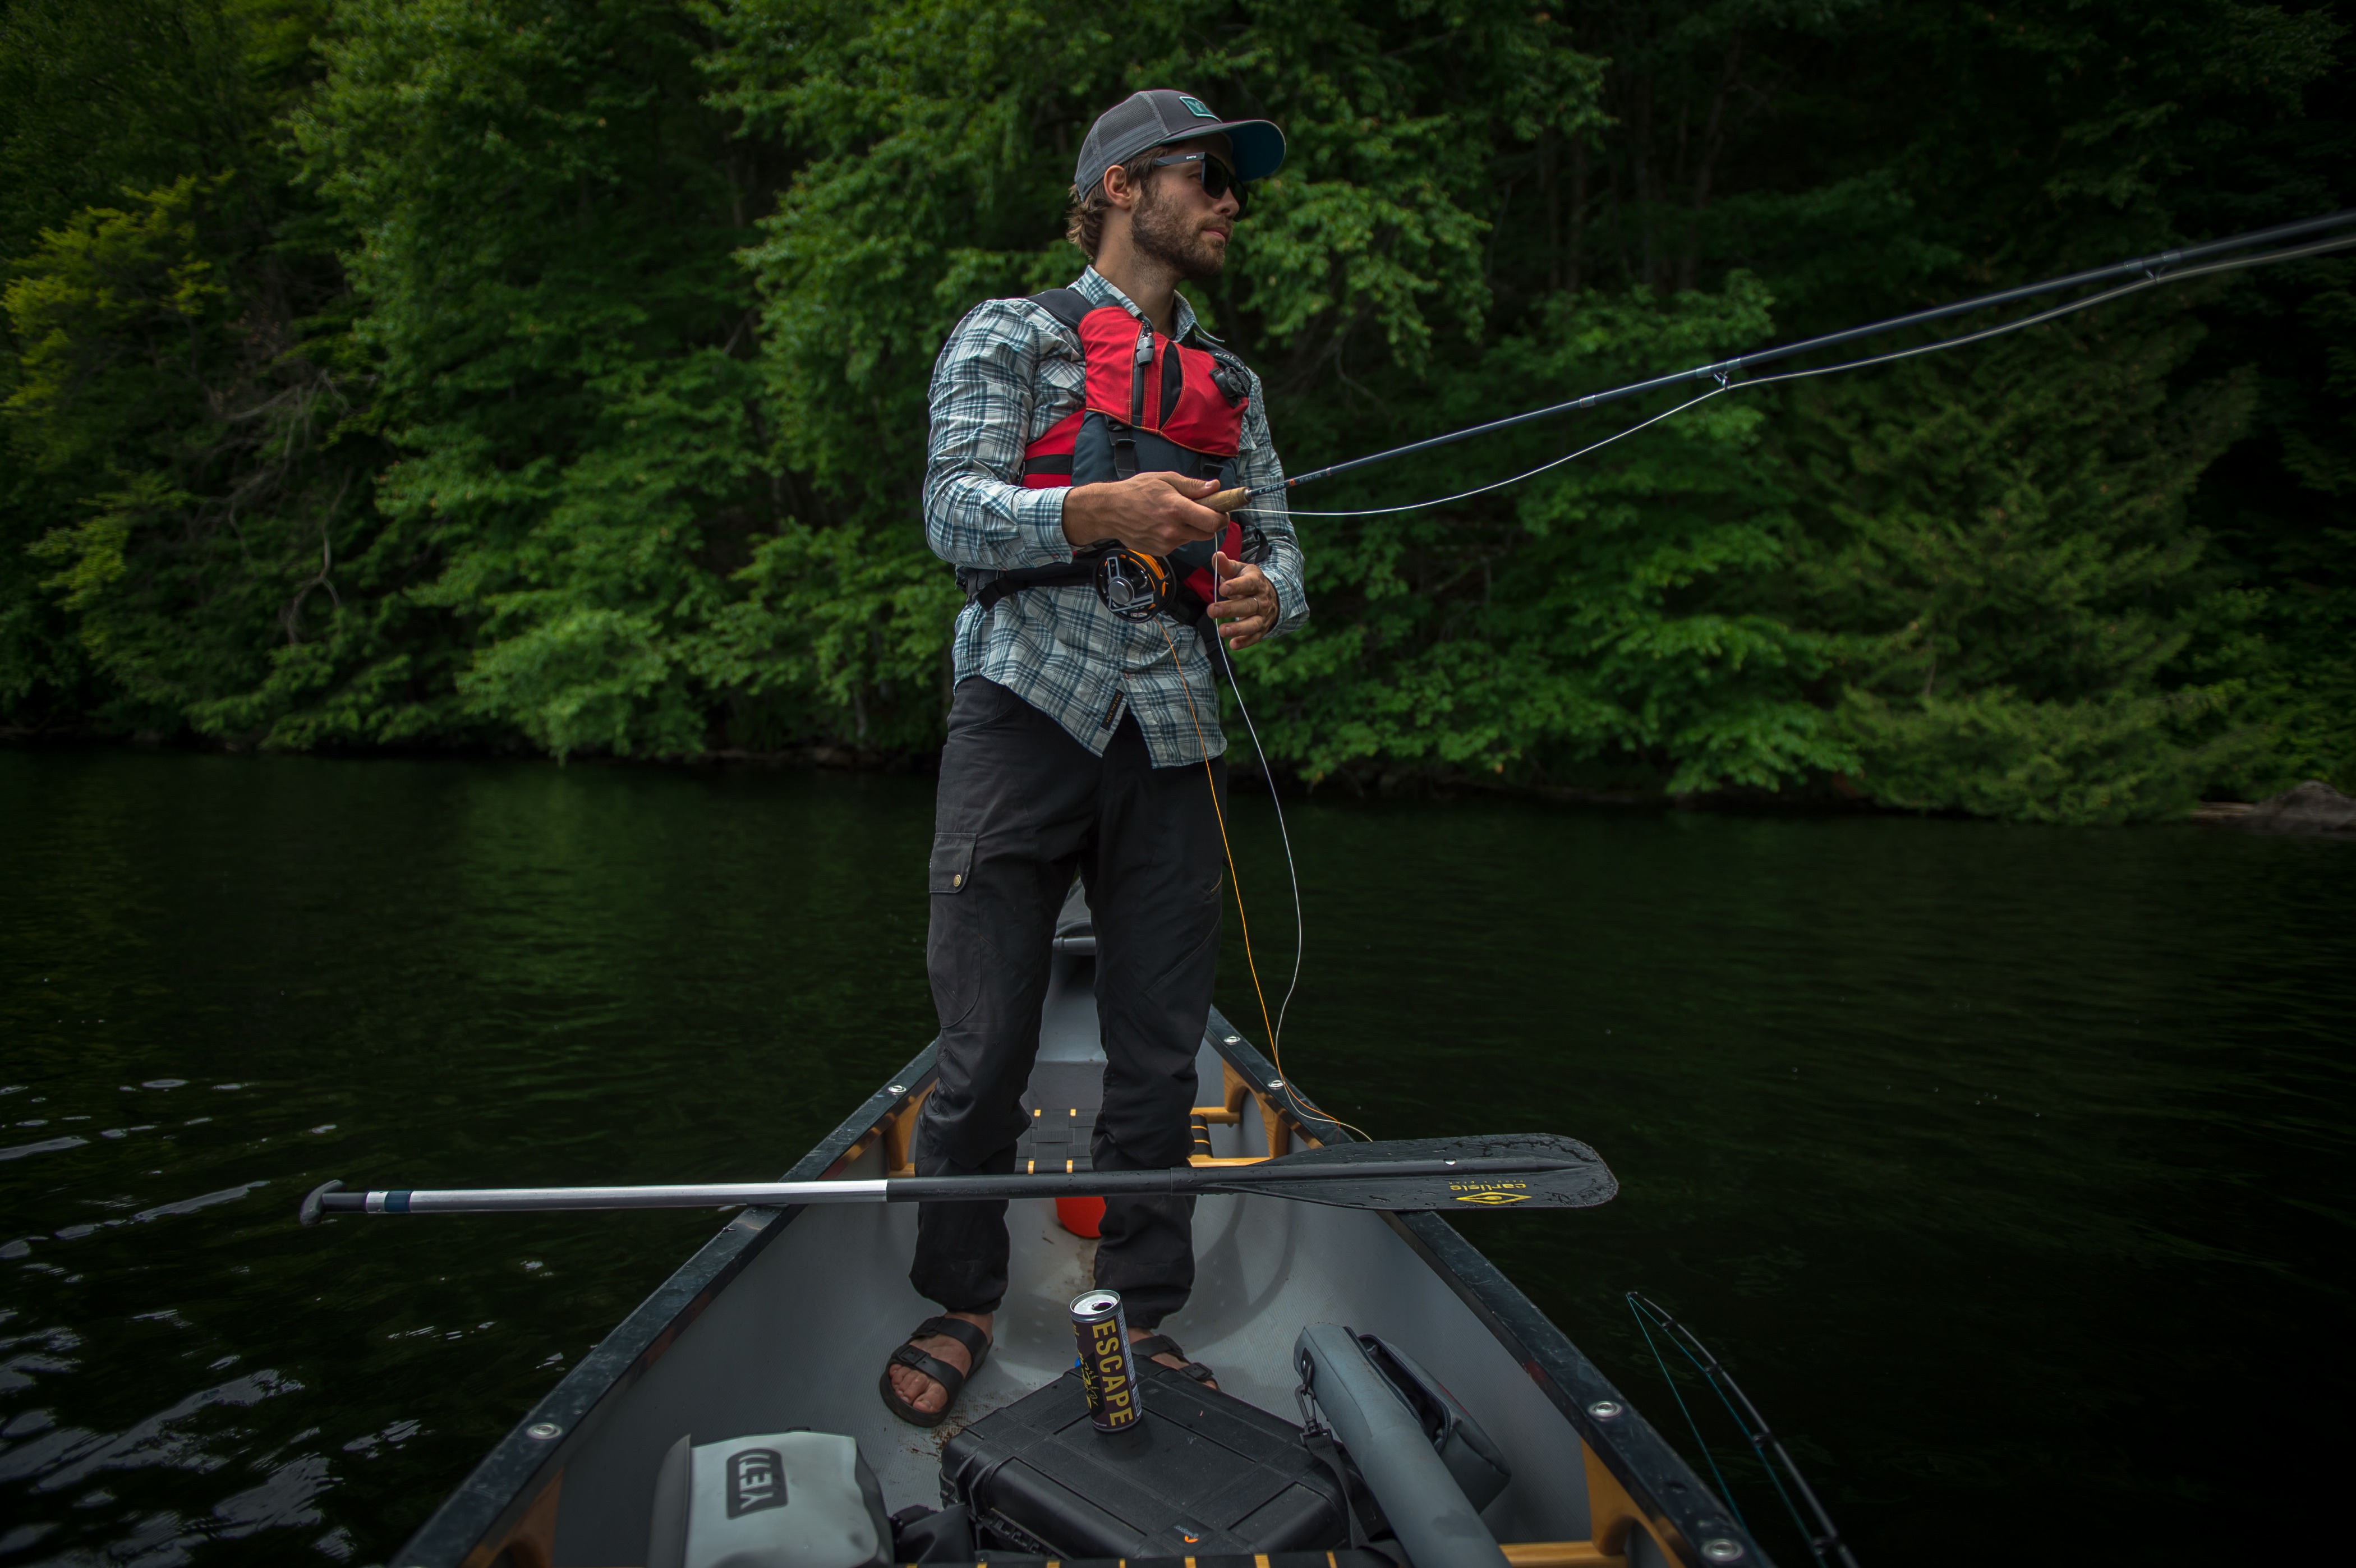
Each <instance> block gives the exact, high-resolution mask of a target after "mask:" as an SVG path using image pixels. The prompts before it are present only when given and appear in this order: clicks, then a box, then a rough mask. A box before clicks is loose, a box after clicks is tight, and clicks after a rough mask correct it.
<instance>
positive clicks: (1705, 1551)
mask: <svg viewBox="0 0 2356 1568" xmlns="http://www.w3.org/2000/svg"><path fill="white" fill-rule="evenodd" d="M1701 1554H1702V1555H1703V1556H1704V1557H1707V1558H1708V1559H1709V1560H1710V1561H1711V1562H1712V1563H1740V1562H1741V1561H1742V1542H1740V1541H1730V1540H1728V1539H1727V1538H1726V1537H1725V1536H1722V1535H1716V1536H1712V1537H1711V1538H1710V1539H1709V1540H1708V1541H1703V1542H1702V1543H1701Z"/></svg>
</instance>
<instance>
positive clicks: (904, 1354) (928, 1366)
mask: <svg viewBox="0 0 2356 1568" xmlns="http://www.w3.org/2000/svg"><path fill="white" fill-rule="evenodd" d="M885 1365H886V1366H890V1367H906V1368H908V1369H911V1370H912V1371H917V1372H922V1373H923V1374H924V1375H925V1376H926V1377H928V1378H930V1379H932V1380H933V1381H935V1382H937V1383H938V1384H940V1385H941V1391H942V1392H944V1393H946V1394H947V1395H948V1404H955V1403H956V1402H957V1397H958V1390H960V1389H962V1388H964V1387H965V1374H964V1373H963V1372H960V1371H958V1369H956V1368H955V1367H952V1366H950V1365H949V1364H948V1362H947V1361H942V1360H937V1359H934V1358H933V1357H930V1356H927V1355H926V1354H925V1353H924V1352H923V1351H922V1350H919V1349H917V1348H916V1347H915V1346H914V1345H903V1346H901V1347H900V1348H898V1349H897V1350H894V1351H893V1352H892V1354H891V1355H890V1357H888V1358H887V1359H886V1361H885ZM942 1408H943V1409H947V1408H948V1406H947V1405H944V1406H943V1407H942Z"/></svg>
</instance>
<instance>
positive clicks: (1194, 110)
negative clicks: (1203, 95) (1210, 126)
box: [1178, 92, 1218, 120]
mask: <svg viewBox="0 0 2356 1568" xmlns="http://www.w3.org/2000/svg"><path fill="white" fill-rule="evenodd" d="M1178 102H1181V103H1183V104H1184V105H1185V106H1186V113H1189V114H1192V115H1193V116H1194V118H1195V119H1197V120H1215V119H1217V118H1218V116H1217V115H1216V114H1214V113H1211V112H1210V111H1209V110H1208V109H1205V108H1204V107H1203V101H1202V100H1201V99H1199V98H1190V97H1188V96H1187V95H1186V94H1185V93H1183V92H1182V93H1180V94H1179V95H1178Z"/></svg>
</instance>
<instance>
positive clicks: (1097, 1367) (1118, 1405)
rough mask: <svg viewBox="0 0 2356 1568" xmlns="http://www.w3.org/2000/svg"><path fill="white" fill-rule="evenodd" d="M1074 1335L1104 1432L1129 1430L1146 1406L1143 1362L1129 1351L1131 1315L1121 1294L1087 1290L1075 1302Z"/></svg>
mask: <svg viewBox="0 0 2356 1568" xmlns="http://www.w3.org/2000/svg"><path fill="white" fill-rule="evenodd" d="M1072 1333H1073V1336H1074V1337H1076V1338H1077V1339H1078V1340H1079V1342H1080V1387H1081V1389H1082V1390H1084V1391H1086V1392H1087V1398H1088V1419H1089V1420H1090V1421H1091V1422H1094V1423H1096V1429H1097V1430H1098V1432H1127V1431H1129V1430H1130V1428H1132V1427H1134V1426H1135V1425H1136V1424H1137V1419H1138V1417H1139V1416H1141V1415H1142V1414H1143V1413H1144V1412H1145V1406H1144V1404H1143V1403H1142V1402H1141V1400H1140V1399H1139V1397H1138V1396H1139V1393H1140V1390H1139V1389H1138V1386H1137V1358H1135V1357H1134V1356H1132V1355H1130V1351H1129V1314H1128V1313H1126V1312H1124V1311H1123V1310H1121V1305H1120V1292H1119V1291H1117V1290H1092V1291H1083V1292H1081V1293H1080V1294H1078V1295H1076V1296H1074V1297H1073V1298H1072Z"/></svg>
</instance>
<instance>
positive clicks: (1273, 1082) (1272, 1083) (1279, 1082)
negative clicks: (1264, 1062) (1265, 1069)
mask: <svg viewBox="0 0 2356 1568" xmlns="http://www.w3.org/2000/svg"><path fill="white" fill-rule="evenodd" d="M1268 1086H1269V1088H1270V1089H1282V1088H1283V1087H1284V1079H1280V1078H1272V1079H1269V1080H1268Z"/></svg>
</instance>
